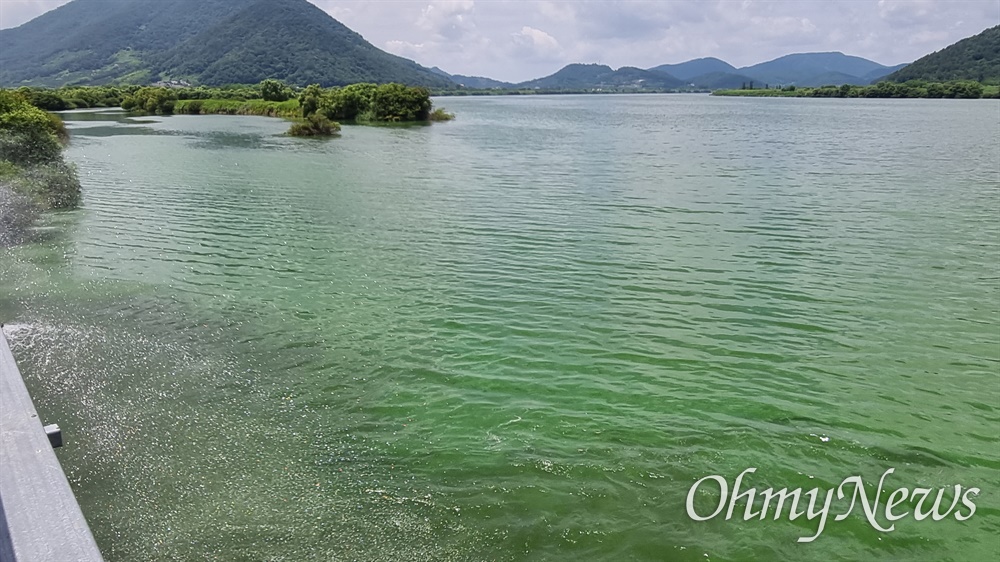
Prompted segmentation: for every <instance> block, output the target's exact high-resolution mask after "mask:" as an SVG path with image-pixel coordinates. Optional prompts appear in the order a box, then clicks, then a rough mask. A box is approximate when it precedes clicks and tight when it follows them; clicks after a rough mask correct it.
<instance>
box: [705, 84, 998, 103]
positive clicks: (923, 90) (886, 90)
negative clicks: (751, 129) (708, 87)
mask: <svg viewBox="0 0 1000 562" xmlns="http://www.w3.org/2000/svg"><path fill="white" fill-rule="evenodd" d="M713 94H714V95H717V96H752V97H798V98H952V99H979V98H983V97H989V98H1000V88H998V87H996V86H984V85H983V84H980V83H979V82H974V81H971V80H956V81H952V82H927V81H924V80H909V81H907V82H903V83H896V82H889V81H883V82H879V83H878V84H874V85H871V86H855V85H852V84H843V85H840V86H834V85H829V86H819V87H816V88H807V87H797V86H783V87H773V88H772V87H766V88H758V89H753V88H741V89H739V90H718V91H716V92H713Z"/></svg>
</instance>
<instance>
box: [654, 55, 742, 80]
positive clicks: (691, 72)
mask: <svg viewBox="0 0 1000 562" xmlns="http://www.w3.org/2000/svg"><path fill="white" fill-rule="evenodd" d="M649 70H651V71H653V72H663V73H666V74H669V75H671V76H673V77H675V78H679V79H681V80H685V81H687V80H691V79H692V78H694V77H696V76H702V75H705V74H711V73H731V74H736V67H735V66H733V65H731V64H729V63H728V62H726V61H723V60H719V59H717V58H714V57H707V58H701V59H694V60H689V61H687V62H682V63H678V64H661V65H660V66H654V67H653V68H650V69H649Z"/></svg>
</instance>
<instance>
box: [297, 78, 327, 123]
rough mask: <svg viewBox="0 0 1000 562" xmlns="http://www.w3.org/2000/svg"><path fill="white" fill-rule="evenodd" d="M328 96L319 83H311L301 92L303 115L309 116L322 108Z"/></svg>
mask: <svg viewBox="0 0 1000 562" xmlns="http://www.w3.org/2000/svg"><path fill="white" fill-rule="evenodd" d="M325 98H326V95H325V93H324V92H323V88H321V87H320V85H319V84H310V85H309V86H306V87H305V89H303V90H302V93H300V94H299V106H300V107H301V108H302V117H309V116H310V115H312V114H313V113H316V111H317V110H318V109H319V108H320V106H321V105H322V104H323V101H324V99H325Z"/></svg>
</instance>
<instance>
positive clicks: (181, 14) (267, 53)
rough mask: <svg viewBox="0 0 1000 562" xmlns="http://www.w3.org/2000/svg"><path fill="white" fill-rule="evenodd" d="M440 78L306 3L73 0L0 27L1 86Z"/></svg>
mask: <svg viewBox="0 0 1000 562" xmlns="http://www.w3.org/2000/svg"><path fill="white" fill-rule="evenodd" d="M264 78H278V79H281V80H284V81H287V82H289V83H293V84H298V85H305V84H309V83H319V84H322V85H324V86H332V85H340V84H348V83H354V82H403V83H406V84H411V85H425V86H434V87H445V86H447V85H448V84H449V80H447V79H446V78H443V77H441V76H438V75H436V74H434V73H432V72H431V71H430V70H429V69H426V68H424V67H422V66H420V65H418V64H417V63H415V62H413V61H410V60H407V59H404V58H401V57H397V56H394V55H391V54H389V53H386V52H383V51H381V50H379V49H377V48H376V47H374V46H373V45H371V44H370V43H368V42H367V41H365V40H364V39H363V38H362V37H361V36H360V35H358V34H357V33H355V32H353V31H351V30H350V29H348V28H347V27H345V26H344V25H343V24H341V23H340V22H338V21H337V20H335V19H333V18H332V17H330V16H329V15H327V14H326V12H324V11H322V10H320V9H319V8H317V7H316V6H314V5H312V4H310V3H309V2H307V1H306V0H199V1H197V2H191V1H188V0H74V1H72V2H70V3H68V4H66V5H64V6H62V7H60V8H57V9H55V10H53V11H51V12H48V13H46V14H43V15H42V16H40V17H38V18H36V19H34V20H32V21H30V22H28V23H25V24H24V25H22V26H20V27H17V28H14V29H7V30H2V31H0V85H4V86H18V85H47V86H59V85H65V84H101V83H110V82H124V83H140V84H141V83H149V82H154V81H157V80H160V79H184V80H188V81H190V82H192V83H195V84H205V85H221V84H228V83H256V82H260V81H261V80H263V79H264Z"/></svg>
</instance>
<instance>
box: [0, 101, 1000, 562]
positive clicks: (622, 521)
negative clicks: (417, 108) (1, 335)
mask: <svg viewBox="0 0 1000 562" xmlns="http://www.w3.org/2000/svg"><path fill="white" fill-rule="evenodd" d="M436 105H438V106H443V107H445V108H446V109H447V110H449V111H451V112H454V113H455V114H456V115H457V119H456V120H455V121H453V122H448V123H440V124H435V125H433V126H416V127H364V126H345V127H344V129H343V134H342V136H341V137H340V138H334V139H327V140H317V139H298V138H291V137H286V136H283V132H284V131H285V130H286V129H287V127H288V124H287V122H284V121H282V120H278V119H268V118H258V117H232V116H173V117H143V118H129V117H126V116H125V115H124V114H122V113H120V112H113V111H111V112H79V113H68V114H65V115H64V117H65V119H66V121H67V124H68V126H69V129H70V131H71V134H72V141H71V144H70V146H69V148H68V150H67V154H66V156H67V159H68V160H70V161H72V162H75V163H76V165H77V166H78V169H79V173H80V176H81V180H82V183H83V189H84V203H83V205H82V207H81V208H80V209H79V210H76V211H73V212H69V213H60V214H55V215H50V216H48V217H46V222H45V225H44V227H45V231H44V234H45V237H44V239H43V240H42V241H39V242H36V243H33V244H29V245H25V246H21V247H17V248H12V249H9V250H0V252H2V253H0V257H2V260H0V279H2V283H0V321H3V322H5V323H6V324H7V326H6V328H4V329H5V331H6V333H7V334H8V336H9V338H10V340H11V345H12V349H13V352H14V355H15V357H16V358H17V359H18V362H19V364H20V366H21V370H22V372H23V373H24V375H25V378H26V382H27V384H28V387H29V390H31V392H32V394H33V397H34V399H35V402H36V405H37V406H38V409H39V411H40V413H41V414H42V417H43V418H44V421H45V423H59V424H60V425H61V426H62V428H63V432H64V435H65V439H66V446H65V447H63V448H62V449H59V450H58V455H59V457H60V460H61V462H62V463H63V466H64V468H65V470H66V472H67V475H68V477H69V478H70V481H71V483H72V484H73V487H74V489H75V491H76V493H77V496H78V498H79V500H80V503H81V506H82V508H83V511H84V513H85V515H86V516H87V518H88V520H89V522H90V524H91V527H92V529H93V532H94V534H95V536H96V538H97V541H98V543H99V545H100V546H101V548H102V550H103V552H104V554H105V557H106V558H107V560H109V562H112V561H118V560H241V561H258V560H259V561H264V560H268V561H278V560H288V561H313V560H315V561H319V560H324V561H326V560H366V561H367V560H387V561H389V560H391V561H397V560H419V561H427V560H470V561H471V560H505V561H507V560H509V561H521V560H546V561H561V560H571V561H581V560H608V561H619V560H678V561H685V560H691V561H694V560H698V561H704V560H717V561H722V560H730V561H745V560H789V561H792V560H794V561H800V560H817V561H826V560H834V559H838V560H862V559H876V560H882V559H897V560H960V561H969V560H992V559H995V557H997V556H1000V542H998V540H997V538H996V537H997V536H998V535H1000V499H998V498H1000V496H998V492H1000V470H998V469H1000V446H998V445H1000V438H998V435H1000V219H998V217H1000V158H998V153H997V146H1000V104H998V103H997V102H996V101H994V100H973V101H964V100H845V99H833V100H821V99H745V98H712V97H709V96H703V95H636V96H626V95H620V96H529V97H515V96H511V97H485V98H439V99H437V100H436ZM747 468H756V472H755V473H748V474H746V475H745V477H744V480H743V486H742V488H741V489H742V490H746V489H747V488H754V489H756V490H757V491H763V490H764V489H766V488H772V489H774V490H777V489H780V488H788V489H798V488H801V489H803V490H804V491H807V490H810V489H813V488H817V489H819V490H820V491H821V492H822V493H824V494H825V493H826V491H827V490H836V489H837V488H838V487H839V486H841V484H842V482H843V481H844V480H845V479H847V478H849V477H852V476H859V477H861V478H862V479H863V481H864V483H865V485H866V488H865V489H866V490H867V493H868V494H870V495H874V493H875V492H876V488H877V487H878V483H879V480H880V478H881V477H882V476H883V475H884V473H885V472H886V471H887V470H888V469H894V472H893V473H891V474H890V475H888V476H887V477H886V478H885V480H884V486H883V487H882V488H883V489H884V492H883V493H882V495H881V505H882V506H884V504H885V503H886V496H887V495H888V494H889V493H890V492H892V491H894V490H896V489H898V488H906V489H909V490H914V489H916V488H926V489H931V490H933V491H935V492H936V491H937V490H940V489H945V490H946V491H947V494H946V497H945V498H944V503H945V506H947V505H950V504H951V502H952V498H953V496H955V491H954V490H955V488H954V487H955V486H956V485H960V486H961V489H962V490H967V489H969V488H978V489H980V490H981V492H980V494H979V495H978V497H974V501H975V507H976V510H975V513H974V515H973V516H972V517H969V518H967V520H964V521H961V520H959V519H958V518H956V517H955V516H954V515H949V516H947V517H944V518H943V519H942V520H940V521H936V520H934V518H924V519H923V520H920V521H918V520H916V519H915V517H914V515H913V514H910V515H909V516H907V517H905V518H902V519H900V520H898V521H895V530H893V531H892V532H880V531H878V530H877V529H875V528H873V525H872V524H871V523H870V522H869V521H868V520H867V519H866V516H865V513H864V511H863V510H862V509H861V503H860V500H859V503H858V506H854V509H853V511H852V512H851V513H850V515H849V516H848V517H846V518H844V519H843V520H840V521H836V520H835V518H834V515H837V514H839V513H841V512H845V511H848V503H849V501H850V500H849V499H848V498H845V499H843V500H838V499H837V498H836V497H835V496H834V504H833V505H834V509H833V510H832V511H831V512H830V517H829V520H828V521H827V522H826V527H825V530H824V531H823V532H822V534H821V535H820V536H819V537H818V538H816V539H815V540H814V541H812V542H808V543H805V542H797V541H798V539H799V538H800V537H808V536H812V535H814V534H816V530H817V528H818V527H817V525H818V519H815V518H807V517H806V516H802V517H798V518H797V519H795V520H794V521H793V520H790V517H789V515H788V514H789V512H788V507H787V506H786V507H785V510H786V511H785V513H784V514H779V516H778V517H777V518H775V517H773V516H771V515H770V514H769V515H768V516H767V517H765V518H764V519H763V520H761V519H760V518H752V519H750V520H744V516H743V515H744V512H743V508H742V506H741V505H737V507H736V510H735V512H734V515H733V516H732V517H731V518H730V519H728V520H727V519H726V517H725V510H724V509H723V511H722V513H720V514H719V515H718V516H716V517H714V518H707V515H711V514H712V512H713V511H715V510H716V505H717V504H718V503H719V501H720V499H721V500H723V501H724V500H725V498H723V497H721V490H720V485H719V484H718V483H717V481H715V480H708V481H704V482H703V483H702V485H701V486H700V487H698V488H697V489H696V493H694V494H692V496H691V497H692V498H693V500H692V501H694V502H695V510H696V513H698V514H700V516H701V517H705V518H706V519H707V520H705V521H695V520H693V519H692V517H691V516H690V515H689V514H688V512H687V509H686V500H687V498H688V495H689V491H690V490H691V489H692V487H693V486H694V485H695V483H696V482H697V481H699V480H700V479H702V478H705V477H706V476H710V475H718V476H720V477H721V478H722V479H724V480H725V481H727V482H728V483H729V486H730V488H731V487H732V485H733V482H734V480H735V479H736V477H737V476H738V475H739V474H740V473H741V472H743V471H745V470H746V469H747ZM846 489H847V492H848V497H850V490H851V488H850V487H847V488H846ZM932 499H933V498H932ZM744 503H745V502H744ZM958 505H959V508H960V511H961V513H963V514H965V515H968V512H969V510H968V509H966V508H964V507H962V504H961V503H959V504H958ZM912 508H913V506H912V505H910V506H909V507H907V506H906V505H903V506H902V507H901V508H899V509H897V510H896V513H897V514H898V513H899V512H901V511H912ZM943 509H944V508H942V510H943ZM879 510H880V511H879V513H880V515H878V520H879V521H882V522H883V524H885V525H889V523H886V519H885V517H884V514H883V511H884V507H879ZM770 513H774V511H773V507H772V511H771V512H770Z"/></svg>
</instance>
